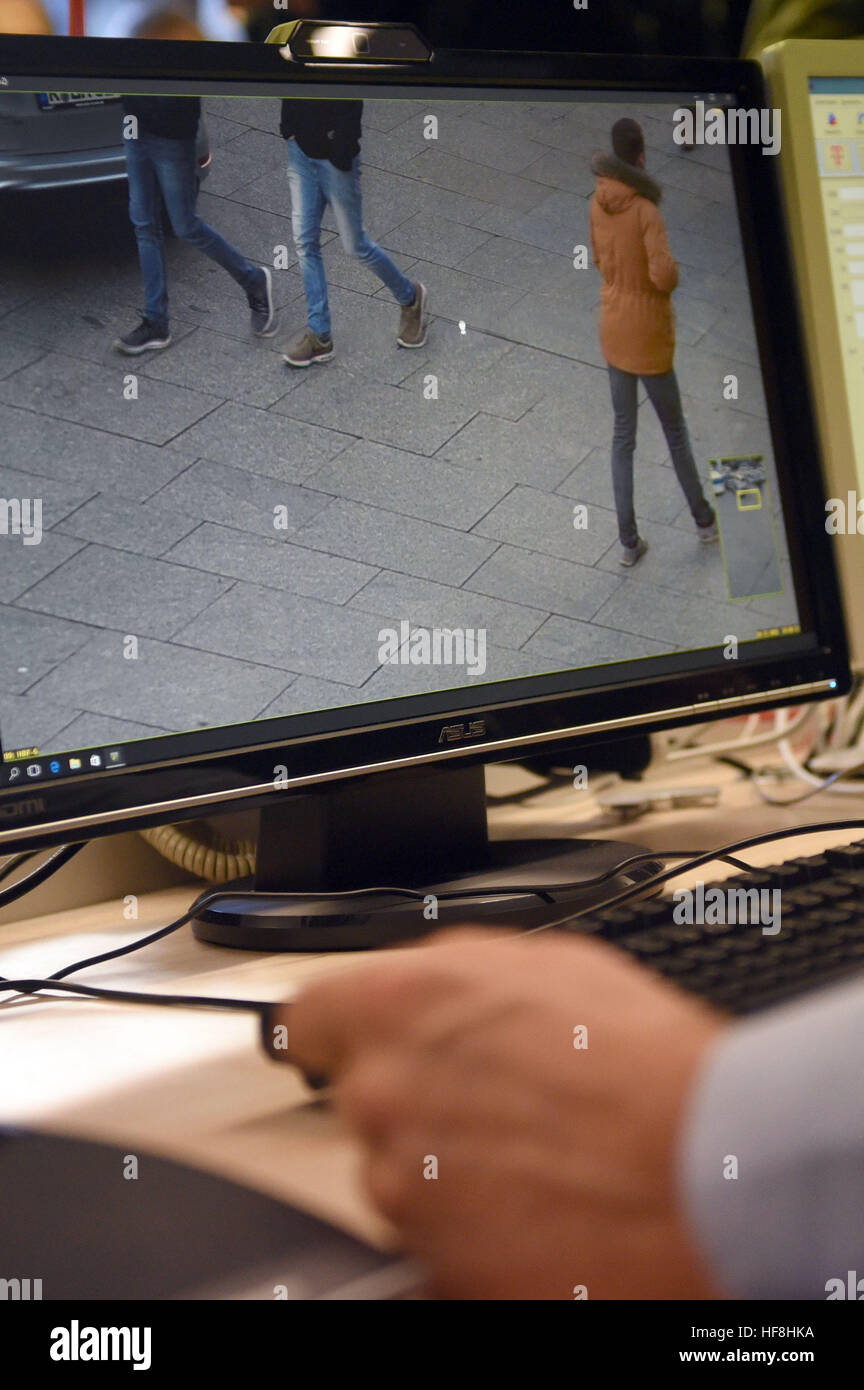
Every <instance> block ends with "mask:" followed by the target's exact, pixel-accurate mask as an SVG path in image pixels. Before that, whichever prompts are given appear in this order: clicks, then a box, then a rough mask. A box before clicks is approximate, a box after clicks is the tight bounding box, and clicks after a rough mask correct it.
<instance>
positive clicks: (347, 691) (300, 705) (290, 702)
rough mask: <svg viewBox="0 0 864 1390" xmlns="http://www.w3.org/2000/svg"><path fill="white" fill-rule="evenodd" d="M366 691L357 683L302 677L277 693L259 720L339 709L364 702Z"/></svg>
mask: <svg viewBox="0 0 864 1390" xmlns="http://www.w3.org/2000/svg"><path fill="white" fill-rule="evenodd" d="M364 698H365V697H364V694H363V691H362V690H360V689H359V688H357V687H355V686H353V685H340V684H338V682H336V681H322V680H319V679H318V678H317V677H315V676H298V677H297V679H296V680H293V681H292V682H291V684H290V685H289V686H288V687H287V688H286V689H285V690H283V691H282V693H281V695H277V696H276V699H275V700H273V701H272V702H271V703H270V704H269V705H268V706H267V707H266V709H263V710H262V711H261V713H260V714H259V716H258V718H259V719H272V718H276V717H277V716H278V715H280V714H308V713H310V712H314V711H317V710H321V709H337V708H340V707H342V706H346V705H347V706H349V707H350V706H352V705H356V704H360V703H362V701H363V700H364Z"/></svg>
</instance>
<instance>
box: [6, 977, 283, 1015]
mask: <svg viewBox="0 0 864 1390" xmlns="http://www.w3.org/2000/svg"><path fill="white" fill-rule="evenodd" d="M0 979H2V981H3V985H2V988H3V989H4V990H14V991H15V992H16V993H17V994H34V993H36V992H37V991H40V990H43V989H52V990H61V991H63V992H64V993H65V994H79V995H87V996H89V997H92V998H95V999H115V1000H118V1001H120V1002H122V1003H126V1004H167V1005H174V1006H176V1007H178V1008H187V1009H198V1008H201V1009H208V1008H209V1009H234V1010H236V1011H237V1012H243V1013H256V1014H260V1015H262V1017H263V1015H264V1012H265V1010H266V1009H267V1008H268V1007H269V1005H270V1003H271V1002H272V1001H269V1000H266V999H222V998H218V997H217V996H212V997H211V996H209V995H206V994H142V993H141V992H140V991H138V990H126V989H102V988H101V987H100V986H96V985H65V984H61V983H60V982H59V981H57V980H54V979H50V980H7V979H5V977H3V976H0Z"/></svg>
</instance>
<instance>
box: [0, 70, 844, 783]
mask: <svg viewBox="0 0 864 1390" xmlns="http://www.w3.org/2000/svg"><path fill="white" fill-rule="evenodd" d="M58 85H59V84H58ZM73 85H74V86H75V88H76V90H67V89H69V88H71V87H72V86H73ZM15 86H16V90H14V91H2V92H0V206H2V207H3V209H4V211H3V215H2V217H0V438H2V440H3V447H2V465H0V484H2V493H3V497H2V499H0V531H2V535H0V579H2V606H0V739H2V753H3V771H2V776H3V782H4V784H5V785H6V786H10V785H11V783H12V782H16V783H17V784H18V785H19V786H29V785H30V783H29V782H28V780H27V779H32V781H33V782H36V781H38V782H40V783H41V784H42V785H43V786H44V784H45V783H46V782H50V781H52V780H55V779H61V780H63V779H66V778H68V777H70V776H74V777H77V778H81V777H85V776H86V777H88V778H89V777H100V776H104V775H105V773H106V772H110V770H111V769H117V768H126V769H133V768H136V767H139V766H142V765H145V764H155V763H159V762H165V761H166V760H170V759H176V758H180V757H182V758H194V757H195V756H196V755H199V754H202V753H205V752H207V753H213V752H214V751H218V750H220V749H231V748H238V747H246V748H248V747H252V746H254V745H255V744H256V742H257V741H258V740H260V742H261V743H262V744H263V743H265V742H270V743H273V742H275V741H277V740H278V738H279V737H281V736H283V735H284V736H285V737H288V736H290V735H291V733H292V731H293V730H296V729H303V730H308V729H312V730H314V729H315V728H316V727H318V725H316V724H315V723H314V721H312V722H311V723H310V720H309V717H310V716H313V715H315V716H317V717H319V718H321V719H323V716H324V712H326V727H327V728H328V729H330V730H339V729H352V728H360V727H362V726H364V725H366V726H368V725H371V724H374V723H376V722H379V723H380V722H382V721H384V720H385V717H386V719H387V720H388V721H390V722H398V721H399V720H400V719H408V718H410V717H413V716H415V715H420V714H422V713H424V712H426V711H428V710H439V711H459V710H470V709H471V708H472V706H473V707H478V706H480V707H488V706H490V705H493V704H495V702H496V701H501V702H503V701H506V702H509V703H511V704H512V703H514V702H518V701H520V700H523V699H525V700H527V699H529V698H534V697H537V698H539V697H541V696H549V695H550V694H552V693H555V692H558V693H561V692H573V691H582V692H590V691H592V690H593V691H603V690H610V689H614V688H616V687H620V686H622V685H623V684H625V683H626V684H629V685H633V683H634V682H635V683H636V684H644V685H645V686H646V687H648V686H649V685H650V683H651V682H652V681H657V680H659V679H660V678H664V677H667V678H668V677H672V676H676V675H681V674H682V673H689V674H690V675H691V676H692V677H693V680H694V681H695V683H696V684H695V687H694V688H695V689H697V690H698V688H699V686H698V682H699V680H700V679H701V675H700V673H706V689H710V690H711V691H713V692H714V693H715V694H718V693H722V691H721V689H720V687H719V686H718V684H717V681H716V675H717V672H718V670H719V671H721V672H722V673H723V674H724V675H725V673H727V672H728V673H730V677H729V678H730V680H731V679H732V676H731V673H732V671H733V670H734V669H735V668H738V669H740V668H742V667H744V666H746V665H747V663H748V661H749V662H752V661H758V660H759V659H760V656H761V657H762V658H763V659H767V657H768V656H769V654H770V655H772V656H784V655H785V656H788V655H789V654H795V653H800V654H801V655H802V660H803V657H804V656H805V655H806V654H807V653H808V652H809V653H813V652H815V651H816V650H817V648H818V647H819V644H820V640H821V639H820V635H819V633H818V632H817V631H816V623H815V620H814V618H813V609H812V583H811V578H810V577H808V575H807V573H806V569H805V567H804V565H803V562H798V561H796V562H795V563H794V564H790V552H791V551H794V532H795V528H796V520H795V515H794V489H793V487H792V483H791V481H790V477H789V476H787V474H788V469H787V467H786V465H785V464H781V461H780V460H779V459H778V455H777V447H776V440H775V429H774V422H773V421H769V408H768V405H767V404H766V399H767V394H768V392H767V386H766V377H765V374H764V368H763V365H762V356H761V352H760V345H759V343H758V342H757V331H756V326H755V323H754V307H753V298H752V288H751V286H752V275H751V273H750V271H751V268H752V267H751V264H750V263H751V262H752V257H753V253H752V248H750V247H748V244H747V241H748V237H747V235H745V234H744V231H743V230H742V228H743V225H744V224H743V222H742V214H741V206H740V202H741V189H740V177H737V176H736V173H735V160H736V158H737V157H738V154H739V152H736V150H735V149H733V148H731V147H730V146H729V145H728V144H726V145H724V144H717V143H708V142H706V141H704V140H702V139H700V138H699V135H698V133H697V135H696V137H695V138H694V139H693V141H692V142H691V140H690V139H689V138H685V137H684V135H683V134H682V131H683V129H684V127H683V126H682V119H683V116H686V115H687V113H688V112H689V113H690V114H693V113H694V112H696V113H697V114H699V113H700V109H701V115H702V116H703V117H704V114H705V111H706V110H708V111H709V112H710V111H711V110H715V111H722V110H723V109H724V108H725V107H726V106H728V105H729V103H730V102H731V101H732V97H731V96H729V95H728V94H724V93H722V92H706V93H703V94H702V96H697V95H696V94H692V93H691V94H690V96H689V98H688V99H686V100H685V98H684V97H683V96H682V93H681V92H677V91H673V90H669V91H663V92H658V91H654V90H651V91H648V90H646V91H645V92H644V93H640V92H629V93H627V94H626V95H624V94H622V93H620V92H618V93H611V92H609V91H602V90H597V91H580V92H577V93H574V92H572V91H569V92H568V91H560V90H550V89H546V88H543V89H538V90H537V91H531V90H527V89H525V88H524V87H523V88H522V89H521V90H519V91H517V92H511V91H502V92H496V93H495V94H494V95H490V92H489V90H488V89H483V88H476V89H475V88H472V87H470V86H465V87H463V88H461V89H459V90H458V91H457V92H456V93H452V92H451V93H448V92H447V91H445V90H443V89H441V90H437V91H433V90H429V91H426V92H423V93H421V94H420V95H419V97H418V95H417V94H416V93H415V94H411V93H408V94H406V93H405V92H404V90H403V89H399V94H398V95H382V90H381V88H380V86H378V87H376V86H374V85H370V87H369V89H368V90H367V89H364V88H363V87H358V86H356V85H355V86H354V87H352V89H351V91H350V92H349V93H346V92H345V91H344V90H341V91H340V90H338V89H336V88H334V89H333V90H332V91H329V92H327V93H326V94H325V95H324V96H322V95H321V94H320V93H319V94H318V95H316V96H311V95H301V96H297V95H294V94H293V93H292V95H291V96H290V97H284V96H283V95H282V94H281V93H280V94H278V95H274V92H273V88H272V86H265V85H264V84H261V89H260V91H259V90H257V89H256V88H255V86H254V84H252V83H246V84H245V86H244V89H243V94H242V95H237V94H232V92H231V91H230V89H226V88H227V84H225V87H224V88H222V89H220V87H219V84H218V83H215V82H213V81H203V80H202V81H197V82H191V81H189V80H186V81H185V82H184V83H182V84H181V83H179V82H177V81H174V82H171V81H169V80H167V79H166V80H165V81H162V82H159V83H157V82H155V81H154V82H151V83H150V85H149V87H147V88H146V94H142V91H141V84H140V83H138V84H129V83H127V84H126V85H125V87H124V85H123V84H122V83H119V82H118V83H116V84H115V85H113V86H112V85H111V84H109V83H106V82H105V81H101V82H99V83H96V82H94V81H93V80H92V79H91V80H90V81H87V80H85V79H81V80H80V81H79V82H77V83H75V84H72V83H71V82H69V81H68V80H67V81H66V82H65V83H63V88H64V89H63V90H44V89H43V88H44V87H45V86H47V84H45V83H42V84H40V86H39V90H32V89H27V90H25V89H24V88H26V87H27V84H26V82H24V81H22V79H20V78H18V79H16V82H15ZM130 86H136V88H137V90H136V92H135V94H134V95H129V94H128V91H129V87H130ZM682 103H683V104H682ZM682 113H683V114H682ZM613 128H614V131H613ZM849 143H850V148H852V146H853V145H854V141H851V140H850V142H849ZM851 157H853V156H851V155H850V158H851ZM854 157H856V158H857V156H854ZM762 162H763V164H765V165H766V166H767V165H768V164H770V159H765V158H763V161H762ZM856 168H857V172H858V177H859V180H860V178H861V168H860V166H856ZM828 182H829V180H826V184H827V183H828ZM837 186H838V189H840V190H841V192H842V189H843V188H844V187H845V184H843V185H841V184H839V183H838V185H837ZM849 186H850V188H851V187H852V179H851V176H850V180H849ZM844 206H846V205H845V204H844ZM855 206H856V204H855V203H854V202H852V201H850V202H849V203H848V209H849V210H852V209H854V207H855ZM861 209H862V210H861V219H862V220H864V204H862V205H861ZM850 218H851V211H850ZM861 232H862V247H861V260H862V262H864V227H862V228H861ZM849 240H850V242H852V241H854V238H853V237H852V233H851V232H849ZM850 254H851V253H850ZM862 283H864V280H862ZM857 317H858V318H859V319H862V320H864V301H862V308H861V310H860V312H858V315H857ZM861 331H862V332H864V330H861ZM859 336H860V334H859ZM858 370H860V367H859V369H858ZM802 669H803V667H802ZM709 673H710V675H711V678H712V680H713V684H710V683H709V682H708V674H709ZM780 683H781V682H779V681H775V684H780ZM729 688H730V689H731V688H732V687H731V686H730V687H729ZM751 688H753V689H755V688H756V687H755V685H754V686H753V687H751ZM382 701H383V702H387V703H386V704H385V705H381V706H380V710H379V709H376V708H375V706H376V704H377V703H378V702H382ZM602 713H603V709H602V700H601V702H600V703H599V704H597V705H596V706H595V710H594V715H595V718H599V717H602ZM301 719H304V720H305V722H303V723H300V722H298V721H300V720H301ZM321 727H324V724H323V723H322V724H321Z"/></svg>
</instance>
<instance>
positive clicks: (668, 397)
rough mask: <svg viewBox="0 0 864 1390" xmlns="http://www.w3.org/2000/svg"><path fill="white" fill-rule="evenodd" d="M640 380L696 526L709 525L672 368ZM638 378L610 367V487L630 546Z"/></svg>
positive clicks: (635, 534)
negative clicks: (612, 422) (654, 413)
mask: <svg viewBox="0 0 864 1390" xmlns="http://www.w3.org/2000/svg"><path fill="white" fill-rule="evenodd" d="M641 380H642V381H643V382H644V384H645V390H646V391H647V392H648V399H649V400H650V402H651V404H652V405H653V407H654V409H655V410H656V412H657V418H658V420H659V421H660V424H661V425H662V427H663V433H664V435H665V436H666V443H667V444H668V445H669V452H670V454H671V455H672V463H673V465H674V468H675V474H676V477H677V478H678V482H679V483H680V485H681V490H682V492H683V493H684V496H685V497H686V498H687V505H688V506H689V508H690V512H691V514H692V517H693V520H694V521H695V522H696V524H697V526H709V525H710V524H711V522H712V521H713V520H714V511H713V508H712V507H710V506H709V504H708V503H707V502H706V501H705V498H704V496H703V494H702V484H701V483H700V481H699V474H698V473H697V471H696V462H695V460H694V458H693V450H692V449H691V448H690V436H689V435H688V433H687V424H686V421H685V419H684V412H683V410H682V408H681V393H680V392H679V390H678V381H677V379H676V376H675V373H674V371H671V372H664V373H663V375H662V376H643V377H642V378H641ZM639 381H640V378H639V377H638V376H636V375H635V374H634V373H633V372H622V371H621V370H620V369H619V368H618V367H612V366H610V367H609V384H610V386H611V388H612V409H613V410H614V412H615V427H614V429H613V432H612V487H613V489H614V492H615V510H616V511H617V513H618V535H619V537H620V540H621V544H622V545H626V546H634V545H635V544H636V542H637V541H638V539H639V528H638V527H637V525H636V513H635V511H634V510H633V455H634V453H635V450H636V416H637V410H638V406H637V400H636V388H637V385H638V383H639Z"/></svg>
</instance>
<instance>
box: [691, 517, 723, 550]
mask: <svg viewBox="0 0 864 1390" xmlns="http://www.w3.org/2000/svg"><path fill="white" fill-rule="evenodd" d="M696 534H697V536H698V537H699V540H700V541H701V542H702V544H703V545H713V544H714V542H715V541H719V539H720V532H719V531H718V530H717V522H716V521H709V522H708V525H707V526H700V525H698V523H697V526H696Z"/></svg>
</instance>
